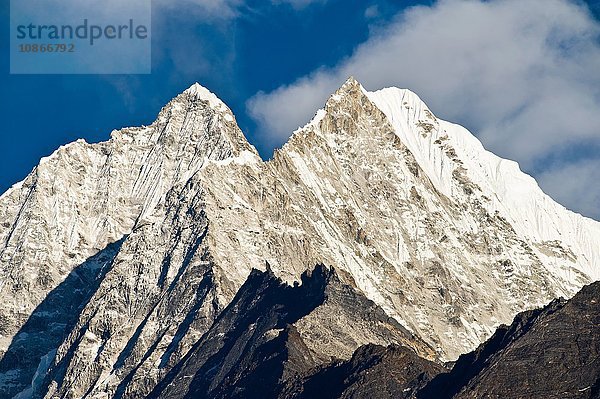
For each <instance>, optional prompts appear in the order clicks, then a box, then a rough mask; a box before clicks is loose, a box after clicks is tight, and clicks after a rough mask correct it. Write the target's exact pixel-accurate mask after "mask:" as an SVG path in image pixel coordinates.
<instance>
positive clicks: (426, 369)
mask: <svg viewBox="0 0 600 399" xmlns="http://www.w3.org/2000/svg"><path fill="white" fill-rule="evenodd" d="M442 371H445V369H444V368H443V367H442V366H440V365H439V364H436V363H433V362H430V361H428V360H425V359H423V358H420V357H419V356H417V354H415V352H414V351H413V350H411V349H408V348H406V347H402V346H398V345H390V346H388V347H387V348H386V347H383V346H379V345H365V346H361V347H360V348H358V349H357V350H356V352H355V353H354V355H353V356H352V358H351V359H350V360H348V361H345V362H338V363H334V364H332V365H330V366H327V367H323V368H322V369H319V370H318V371H316V372H315V373H314V374H312V375H310V376H309V377H306V378H305V379H304V380H303V381H292V382H291V383H290V384H288V386H287V387H286V389H285V390H284V391H283V393H282V394H281V396H280V397H285V398H288V397H289V398H298V399H329V398H356V399H358V398H364V399H367V398H381V399H386V398H390V399H391V398H399V399H400V398H402V399H408V398H414V397H415V394H416V393H417V392H418V390H419V389H421V388H422V387H424V386H425V384H427V383H428V382H429V381H430V380H431V379H432V378H433V377H435V376H436V375H437V374H439V373H440V372H442Z"/></svg>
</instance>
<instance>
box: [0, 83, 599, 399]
mask: <svg viewBox="0 0 600 399" xmlns="http://www.w3.org/2000/svg"><path fill="white" fill-rule="evenodd" d="M272 117H273V118H277V115H273V116H272ZM599 279H600V223H599V222H597V221H594V220H592V219H589V218H585V217H583V216H581V215H579V214H576V213H574V212H571V211H569V210H567V209H566V208H564V207H563V206H561V205H559V204H558V203H556V202H554V201H553V200H552V199H551V198H550V197H548V196H547V195H546V194H544V193H543V192H542V191H541V189H540V188H539V186H538V185H537V183H536V182H535V180H534V179H533V178H532V177H530V176H528V175H526V174H525V173H523V172H522V171H521V170H520V169H519V166H518V164H516V163H515V162H513V161H509V160H505V159H501V158H499V157H497V156H495V155H494V154H492V153H490V152H488V151H486V150H485V149H484V148H483V146H482V144H481V143H480V142H479V141H478V140H477V138H476V137H475V136H474V135H472V134H471V133H470V132H469V131H467V130H466V129H465V128H463V127H461V126H459V125H455V124H452V123H450V122H446V121H443V120H441V119H438V118H437V117H436V116H435V115H434V114H433V112H432V111H430V110H429V108H428V107H427V106H426V105H425V104H424V103H423V101H421V100H420V99H419V97H418V96H417V95H416V94H415V93H413V92H411V91H409V90H403V89H396V88H387V89H383V90H379V91H376V92H369V91H366V90H365V89H364V88H363V87H362V86H361V85H360V83H358V82H357V81H356V80H355V79H353V78H350V79H348V80H347V81H346V82H345V83H344V84H343V85H342V86H341V87H340V88H339V89H338V90H337V91H336V92H335V93H334V94H332V95H331V97H330V98H329V99H328V100H327V103H326V104H325V106H324V108H323V109H320V110H318V111H317V112H316V114H315V116H314V118H313V119H312V120H311V121H310V122H309V123H308V124H307V125H305V126H304V127H302V128H300V129H298V130H297V131H296V132H294V133H293V135H292V136H291V138H290V139H289V141H288V142H287V143H286V144H285V145H284V146H283V147H282V148H281V149H279V150H277V151H276V152H275V154H274V155H273V157H272V159H270V160H268V161H263V160H262V159H261V158H260V157H259V155H258V153H257V151H256V150H255V148H254V147H253V146H252V145H251V144H250V143H249V142H248V141H247V140H246V138H245V137H244V134H243V133H242V131H241V130H240V128H239V127H238V126H237V124H236V120H235V116H234V115H233V113H232V112H231V110H230V109H229V108H228V107H227V106H226V105H225V104H224V103H223V102H222V101H221V100H219V99H218V98H217V97H216V96H215V95H214V94H213V93H211V92H210V91H208V90H207V89H205V88H204V87H202V86H200V85H198V84H194V85H193V86H191V87H190V88H189V89H187V90H186V91H184V92H183V93H182V94H180V95H178V96H177V97H175V98H174V99H173V100H172V101H171V102H169V104H167V105H166V106H165V107H164V108H163V109H162V110H161V111H160V113H159V115H158V117H157V119H156V121H155V122H154V123H152V124H151V125H150V126H142V127H136V128H125V129H121V130H118V131H113V132H112V133H111V138H110V140H108V141H106V142H101V143H95V144H89V143H86V142H85V141H83V140H78V141H76V142H74V143H71V144H68V145H66V146H63V147H61V148H59V149H58V150H57V151H55V152H54V153H53V154H52V155H50V156H49V157H46V158H43V159H42V160H41V161H40V163H39V165H38V166H36V167H35V168H34V170H33V171H32V172H31V173H30V174H29V175H28V176H27V178H25V180H23V181H22V182H20V183H17V184H15V185H14V186H13V187H12V188H10V189H9V190H8V191H7V192H5V193H4V194H3V195H2V196H0V299H1V303H2V305H1V306H0V398H13V397H14V398H18V399H19V398H29V397H33V398H83V397H85V398H141V397H164V398H171V397H181V398H184V397H185V398H204V397H207V398H233V397H239V398H246V397H256V398H268V397H281V398H284V397H285V398H319V397H323V398H326V397H327V398H329V397H331V398H333V397H340V398H342V397H343V398H359V397H360V398H363V397H364V398H368V397H406V398H417V397H419V398H429V397H431V398H436V397H439V398H442V397H457V398H480V397H481V398H482V397H503V398H509V397H515V398H516V397H539V398H550V397H556V398H559V397H561V398H562V397H574V398H575V397H582V398H583V397H585V398H588V397H589V398H592V397H598V395H600V393H599V392H600V391H599V390H600V385H599V382H598V378H599V374H600V373H599V371H598V370H600V364H599V363H598V353H599V350H598V349H599V340H598V335H599V332H598V328H597V327H598V325H600V323H599V321H600V319H599V318H598V317H599V316H598V309H597V308H598V306H597V301H598V300H600V298H599V296H600V292H599V288H598V284H597V283H595V284H591V283H593V282H594V281H597V280H599ZM590 284H591V285H590ZM584 286H586V288H584V289H583V290H582V291H580V290H581V289H582V287H584ZM578 292H579V294H577V293H578ZM576 294H577V295H576ZM574 295H575V297H574V298H573V299H570V300H568V301H567V299H569V298H572V297H573V296H574ZM559 298H566V299H559ZM523 312H524V313H523ZM554 373H556V374H559V376H560V378H557V377H558V376H557V375H556V374H554ZM515 375H516V376H517V377H514V376H515ZM513 377H514V378H513ZM544 387H545V388H544ZM544 389H545V390H544ZM560 390H563V392H559V391H560ZM444 395H445V396H444Z"/></svg>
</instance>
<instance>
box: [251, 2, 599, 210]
mask: <svg viewBox="0 0 600 399" xmlns="http://www.w3.org/2000/svg"><path fill="white" fill-rule="evenodd" d="M599 32H600V25H599V24H598V22H597V21H596V20H595V19H594V18H593V17H592V16H591V15H590V14H589V12H588V10H587V9H586V8H585V7H584V6H583V5H581V4H580V3H578V2H577V3H576V2H573V1H569V0H493V1H479V0H441V1H439V2H438V3H436V4H435V5H434V6H432V7H415V8H411V9H408V10H406V11H405V12H403V13H402V14H401V15H399V16H398V17H397V18H396V19H395V20H394V21H393V22H392V23H391V24H390V25H389V26H388V27H387V28H385V29H384V30H381V31H378V32H376V33H373V34H372V36H371V37H370V38H369V40H368V41H367V42H366V43H363V44H362V45H360V46H358V47H357V48H356V50H355V52H354V54H353V55H352V56H351V57H349V58H348V59H346V60H344V61H343V62H341V63H340V64H338V65H337V66H336V67H334V68H329V69H320V70H317V71H314V72H313V73H312V74H310V75H308V76H306V77H303V78H300V79H298V80H297V81H296V82H294V83H292V84H290V85H288V86H283V87H280V88H278V89H276V90H275V91H273V92H271V93H257V94H256V96H254V97H253V98H252V99H251V100H249V101H248V104H247V106H248V111H249V113H250V114H251V115H252V116H253V118H254V119H255V120H256V121H257V123H258V124H259V129H260V131H261V133H262V134H263V135H264V137H265V139H266V140H270V141H272V142H273V143H276V144H277V143H281V142H283V141H284V140H285V138H287V136H289V134H290V132H291V131H293V130H294V129H295V128H297V127H298V126H299V125H301V124H303V123H305V122H307V121H308V119H309V118H310V117H311V116H312V114H313V113H314V111H315V110H316V109H317V108H319V107H320V106H322V104H323V102H324V101H325V99H326V97H327V95H328V94H329V93H331V92H332V91H333V90H335V88H336V87H337V86H339V85H340V84H341V83H342V82H343V81H344V79H345V78H346V77H347V76H349V75H354V76H356V77H357V78H358V79H359V80H360V81H361V82H362V83H363V84H364V85H365V86H366V87H367V88H369V89H377V88H380V87H383V86H389V85H394V86H399V87H408V88H410V89H412V90H414V91H416V92H417V93H419V95H420V96H421V97H422V98H424V99H425V100H426V102H427V103H428V104H429V106H430V107H431V108H432V109H433V110H434V111H435V112H436V113H437V114H438V115H439V116H440V117H443V118H445V119H449V120H452V121H455V122H459V123H462V124H464V125H466V126H467V127H469V128H470V129H472V130H473V131H474V132H476V133H478V135H479V138H480V139H481V140H482V141H483V142H484V145H485V146H486V147H487V148H488V149H490V150H492V151H494V152H496V153H498V154H499V155H501V156H504V157H507V158H511V159H515V160H517V161H519V162H520V163H521V164H522V165H523V166H524V167H525V168H526V169H527V170H533V171H539V172H544V173H545V174H544V175H543V176H544V179H545V181H546V182H548V181H551V180H552V178H551V175H552V174H553V175H554V176H556V178H555V179H559V178H560V177H561V173H562V172H561V171H562V170H567V167H569V168H570V167H573V168H577V167H583V166H582V164H579V163H571V165H570V166H567V164H566V163H563V167H561V168H559V169H548V166H547V165H546V164H545V162H544V161H545V160H547V159H548V158H550V157H552V158H558V159H560V158H561V157H562V158H564V154H567V153H568V152H569V150H570V149H571V148H572V147H573V146H575V145H579V146H580V145H582V143H583V144H585V145H587V146H598V148H600V112H598V110H599V109H600V74H599V73H598V71H599V70H600V45H599V40H598V38H599ZM586 165H587V164H586ZM586 167H587V166H586ZM586 170H587V169H586ZM596 176H598V172H596ZM597 180H600V178H598V179H597ZM572 184H579V185H581V187H585V182H584V180H575V181H574V182H572ZM545 187H546V189H547V190H548V191H549V192H550V194H552V195H555V196H556V197H557V198H559V197H560V198H559V199H562V200H565V199H566V200H568V201H569V202H568V203H565V204H566V205H568V206H569V207H571V208H574V209H576V210H582V211H583V210H584V209H585V212H586V213H587V214H590V210H589V203H590V201H591V203H593V202H594V199H593V196H592V195H590V197H586V196H584V197H585V198H580V199H577V198H576V197H572V198H570V197H569V198H567V197H565V196H562V197H561V194H560V193H559V192H558V191H557V188H556V185H552V184H549V183H547V184H546V185H545ZM590 198H591V199H590ZM596 198H597V197H596ZM596 200H597V199H596ZM586 204H588V205H586ZM596 208H598V204H596Z"/></svg>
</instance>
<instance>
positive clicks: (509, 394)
mask: <svg viewBox="0 0 600 399" xmlns="http://www.w3.org/2000/svg"><path fill="white" fill-rule="evenodd" d="M599 305H600V282H596V283H593V284H591V285H588V286H586V287H584V288H583V289H582V290H581V291H580V292H579V293H578V294H577V295H575V297H573V298H572V299H571V300H569V301H565V300H555V301H553V302H552V303H550V304H549V305H548V306H546V307H544V308H543V309H538V310H533V311H528V312H524V313H520V314H519V315H517V317H516V318H515V320H514V322H513V323H512V324H511V325H510V326H508V327H507V326H501V327H500V328H499V329H498V330H497V331H496V333H495V334H494V335H493V336H492V337H491V338H490V339H489V340H488V341H487V342H485V343H484V344H482V345H481V346H480V347H479V348H477V350H475V351H474V352H471V353H469V354H466V355H463V356H461V357H460V358H459V359H458V361H457V362H456V365H455V366H454V368H453V369H452V371H451V372H449V373H447V374H442V375H440V376H438V377H437V378H436V379H435V380H433V381H432V383H430V384H429V386H428V387H427V388H426V389H424V390H423V391H422V392H421V393H420V395H419V398H421V399H429V398H431V399H433V398H451V397H453V398H461V399H463V398H464V399H472V398H545V399H551V398H556V399H558V398H598V397H600V306H599Z"/></svg>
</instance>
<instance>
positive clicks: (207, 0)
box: [153, 0, 244, 21]
mask: <svg viewBox="0 0 600 399" xmlns="http://www.w3.org/2000/svg"><path fill="white" fill-rule="evenodd" d="M153 4H154V5H155V6H157V7H163V8H172V9H182V8H183V9H185V10H186V11H188V12H190V13H193V14H194V15H198V16H200V17H203V18H206V20H211V21H214V20H229V19H232V18H236V17H238V16H239V8H240V7H241V6H242V5H243V4H244V0H179V1H173V0H155V1H154V3H153Z"/></svg>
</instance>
